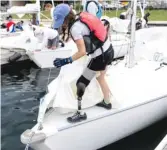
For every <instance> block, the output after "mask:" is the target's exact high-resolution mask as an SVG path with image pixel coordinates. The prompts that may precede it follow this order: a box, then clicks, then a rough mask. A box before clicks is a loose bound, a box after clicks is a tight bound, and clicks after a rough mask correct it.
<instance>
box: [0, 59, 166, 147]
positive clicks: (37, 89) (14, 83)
mask: <svg viewBox="0 0 167 150" xmlns="http://www.w3.org/2000/svg"><path fill="white" fill-rule="evenodd" d="M22 68H26V69H22ZM2 71H3V72H4V74H2V76H1V86H2V88H1V94H2V99H1V115H2V118H1V119H2V124H1V128H2V130H1V134H2V137H1V138H2V145H1V146H2V150H24V147H25V146H24V145H23V144H21V142H20V134H21V133H22V132H23V131H25V129H28V128H31V127H32V126H33V125H34V124H35V123H36V118H37V112H38V105H39V101H38V100H37V98H38V97H39V96H40V95H41V94H43V93H44V91H45V88H46V85H47V82H48V74H49V69H43V70H40V69H37V68H36V66H35V65H33V64H32V63H30V62H29V61H28V62H26V63H24V64H19V66H18V65H17V67H16V66H14V65H12V66H10V67H9V68H7V69H3V70H2ZM58 73H59V70H58V69H52V72H51V77H50V80H49V81H52V80H53V79H54V78H55V77H57V75H58ZM165 134H167V118H166V119H164V120H162V121H160V122H159V123H156V124H155V125H153V126H151V127H149V128H146V129H145V130H143V131H141V132H139V133H136V134H134V135H132V136H130V137H128V138H125V139H123V140H121V141H118V142H117V143H114V144H111V145H109V146H107V147H104V148H102V149H101V150H109V149H113V150H153V149H154V148H155V147H156V146H157V144H158V143H159V142H160V140H161V139H162V138H163V137H164V136H165Z"/></svg>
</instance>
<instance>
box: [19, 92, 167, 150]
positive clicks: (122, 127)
mask: <svg viewBox="0 0 167 150" xmlns="http://www.w3.org/2000/svg"><path fill="white" fill-rule="evenodd" d="M166 108H167V95H166V96H164V97H161V98H159V99H156V100H152V101H150V102H146V103H144V104H141V105H138V106H134V107H131V108H127V109H122V110H112V111H108V112H105V113H102V112H101V117H99V118H95V119H94V120H91V119H90V120H88V121H87V122H83V123H82V122H81V125H76V126H75V124H74V125H71V126H70V125H69V126H66V127H64V128H63V127H62V128H60V129H58V131H57V133H56V134H54V135H53V136H49V137H47V138H46V139H44V140H42V141H40V142H37V143H33V144H32V145H31V147H32V148H33V149H35V150H55V149H57V150H61V149H64V150H68V149H72V150H85V149H87V150H93V149H98V148H102V147H104V146H106V145H109V144H111V143H114V142H116V141H118V140H120V139H122V138H124V137H126V136H129V135H131V134H133V133H135V132H137V131H139V130H141V129H143V128H145V127H147V126H149V125H151V124H153V123H155V122H157V121H159V120H161V119H163V118H164V117H166V116H167V109H166ZM91 109H94V108H91ZM95 109H98V108H96V107H95ZM103 114H104V115H103ZM54 117H55V119H56V117H58V116H54ZM54 117H53V118H52V119H54ZM64 119H65V117H64ZM53 132H54V131H53ZM23 136H24V134H23V135H22V142H23V139H24V138H25V137H23ZM23 143H24V142H23Z"/></svg>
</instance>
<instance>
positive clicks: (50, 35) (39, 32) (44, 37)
mask: <svg viewBox="0 0 167 150" xmlns="http://www.w3.org/2000/svg"><path fill="white" fill-rule="evenodd" d="M34 34H35V36H36V37H37V38H38V39H39V40H40V42H42V44H41V48H44V47H45V46H46V45H47V42H48V40H52V39H54V38H56V37H57V36H58V32H57V31H56V30H53V29H50V28H46V27H38V28H36V30H35V31H34Z"/></svg>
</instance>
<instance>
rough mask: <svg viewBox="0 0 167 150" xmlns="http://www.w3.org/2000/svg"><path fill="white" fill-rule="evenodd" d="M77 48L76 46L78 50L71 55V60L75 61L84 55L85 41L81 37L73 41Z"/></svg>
mask: <svg viewBox="0 0 167 150" xmlns="http://www.w3.org/2000/svg"><path fill="white" fill-rule="evenodd" d="M75 43H76V45H77V48H78V52H76V53H75V54H74V55H73V56H72V60H73V61H75V60H77V59H79V58H81V57H82V56H84V55H86V49H85V43H84V40H83V39H79V40H76V41H75Z"/></svg>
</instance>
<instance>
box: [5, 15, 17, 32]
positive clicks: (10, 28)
mask: <svg viewBox="0 0 167 150" xmlns="http://www.w3.org/2000/svg"><path fill="white" fill-rule="evenodd" d="M7 19H8V23H7V24H6V28H7V31H8V32H10V33H12V32H16V31H15V23H14V22H13V21H12V16H9V17H8V18H7Z"/></svg>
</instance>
